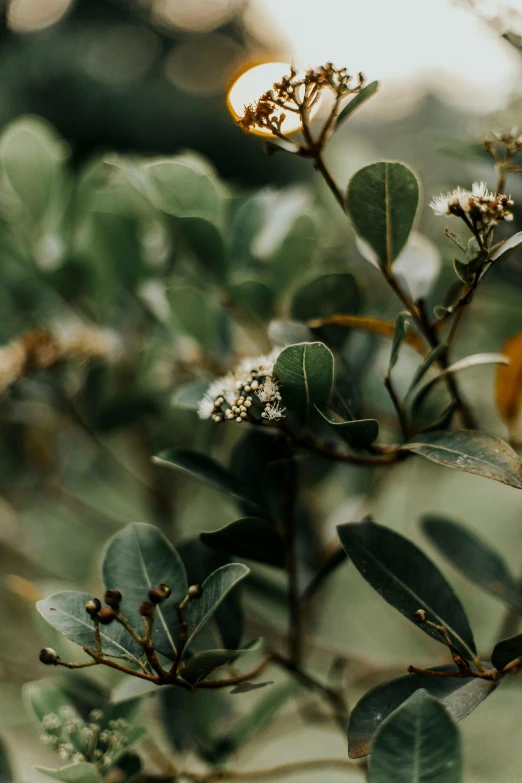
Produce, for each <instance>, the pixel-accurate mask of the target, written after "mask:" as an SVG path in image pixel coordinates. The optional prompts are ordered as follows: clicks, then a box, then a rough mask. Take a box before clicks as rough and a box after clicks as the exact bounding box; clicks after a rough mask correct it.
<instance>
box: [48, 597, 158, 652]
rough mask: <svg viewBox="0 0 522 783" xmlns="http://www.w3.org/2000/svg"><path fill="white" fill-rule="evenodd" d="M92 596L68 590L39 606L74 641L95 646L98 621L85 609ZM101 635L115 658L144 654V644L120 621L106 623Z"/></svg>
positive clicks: (82, 644)
mask: <svg viewBox="0 0 522 783" xmlns="http://www.w3.org/2000/svg"><path fill="white" fill-rule="evenodd" d="M91 598H92V595H89V593H78V592H76V591H73V590H68V591H66V592H63V593H55V594H54V595H51V596H49V598H44V599H43V600H42V601H38V603H37V604H36V608H37V609H38V611H39V612H40V614H41V615H42V617H43V618H44V619H45V620H47V622H48V623H49V625H52V627H53V628H56V630H57V631H59V632H60V633H61V634H63V635H64V636H66V637H67V638H68V639H70V640H71V641H72V642H75V644H79V645H80V647H89V648H90V649H91V650H94V649H95V642H94V625H93V622H92V619H91V618H90V617H89V615H88V614H87V612H86V611H85V604H86V602H87V601H89V600H90V599H91ZM100 638H101V643H102V649H103V652H104V653H105V654H106V655H109V656H110V657H111V658H128V657H129V656H131V657H134V658H135V657H137V656H139V655H140V654H141V651H142V650H141V647H140V645H139V644H138V643H137V642H135V641H134V640H133V639H132V638H131V636H129V634H128V633H127V631H126V630H125V629H124V628H123V627H122V626H121V625H120V624H119V623H112V624H111V625H105V626H102V627H101V629H100Z"/></svg>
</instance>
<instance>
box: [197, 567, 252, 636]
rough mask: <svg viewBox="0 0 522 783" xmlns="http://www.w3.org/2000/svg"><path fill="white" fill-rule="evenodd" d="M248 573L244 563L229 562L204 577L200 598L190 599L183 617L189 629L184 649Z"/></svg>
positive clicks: (248, 570)
mask: <svg viewBox="0 0 522 783" xmlns="http://www.w3.org/2000/svg"><path fill="white" fill-rule="evenodd" d="M249 573H250V568H247V567H246V566H245V565H242V564H241V563H229V564H228V565H224V566H221V568H218V569H217V571H214V573H213V574H210V576H209V577H207V579H205V581H204V582H203V585H202V586H203V594H202V596H201V598H199V599H197V600H193V601H191V602H190V604H189V605H188V609H187V610H186V612H185V619H186V621H187V623H188V629H189V638H188V641H187V645H186V647H185V649H186V650H188V648H189V647H190V645H191V644H192V642H193V641H194V639H195V638H196V636H197V635H198V633H199V632H200V631H201V630H202V629H203V628H204V626H205V624H206V623H208V621H209V620H210V619H211V618H212V616H213V615H214V613H215V611H216V609H218V607H219V606H220V604H221V603H222V602H223V600H224V599H225V598H226V597H227V595H228V594H229V593H230V591H231V590H233V588H234V587H236V585H237V584H239V582H241V581H242V580H243V579H244V578H245V577H246V576H248V574H249Z"/></svg>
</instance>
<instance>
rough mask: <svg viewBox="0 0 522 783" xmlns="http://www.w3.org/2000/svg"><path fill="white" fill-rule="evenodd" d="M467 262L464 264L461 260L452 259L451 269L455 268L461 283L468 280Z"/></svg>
mask: <svg viewBox="0 0 522 783" xmlns="http://www.w3.org/2000/svg"><path fill="white" fill-rule="evenodd" d="M468 267H469V264H464V263H463V262H462V261H459V260H458V258H454V259H453V269H454V270H455V274H456V275H457V277H458V278H459V280H460V281H461V282H462V283H467V282H468V276H469V275H468V272H469V269H468Z"/></svg>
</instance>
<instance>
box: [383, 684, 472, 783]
mask: <svg viewBox="0 0 522 783" xmlns="http://www.w3.org/2000/svg"><path fill="white" fill-rule="evenodd" d="M368 771H369V776H368V781H369V783H461V781H462V758H461V749H460V735H459V731H458V729H457V726H456V725H455V723H454V722H453V721H452V719H451V718H450V716H449V715H448V713H447V711H446V709H445V708H444V707H443V705H442V704H441V703H440V701H438V700H437V699H434V698H433V697H432V696H429V695H428V694H427V693H426V691H425V690H422V689H421V690H419V691H417V692H416V693H414V694H413V695H412V696H410V698H409V699H408V700H407V701H406V702H404V704H402V705H401V706H400V707H399V708H398V709H397V710H396V711H395V712H393V713H392V714H391V715H389V716H388V718H386V720H385V721H384V722H383V724H382V725H381V727H380V728H379V730H378V731H377V733H376V735H375V740H374V743H373V750H372V754H371V756H370V763H369V767H368Z"/></svg>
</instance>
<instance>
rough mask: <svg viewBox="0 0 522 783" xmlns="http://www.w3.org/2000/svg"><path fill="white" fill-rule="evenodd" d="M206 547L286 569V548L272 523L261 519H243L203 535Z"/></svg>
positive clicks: (202, 538)
mask: <svg viewBox="0 0 522 783" xmlns="http://www.w3.org/2000/svg"><path fill="white" fill-rule="evenodd" d="M201 540H202V541H203V543H204V544H206V545H207V546H210V547H212V548H214V549H221V550H223V551H224V552H229V553H230V554H231V555H234V556H235V557H245V558H247V559H248V560H255V561H256V562H258V563H266V565H271V566H275V567H276V568H284V565H285V546H284V541H283V537H282V535H281V533H280V532H279V531H278V530H277V528H276V527H275V525H274V523H273V522H268V521H267V520H266V519H261V518H260V517H243V518H242V519H236V521H235V522H231V523H230V524H229V525H226V526H225V527H222V528H221V529H220V530H216V531H214V532H213V533H201Z"/></svg>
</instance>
